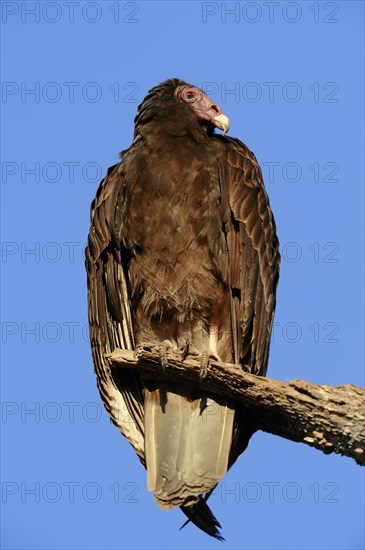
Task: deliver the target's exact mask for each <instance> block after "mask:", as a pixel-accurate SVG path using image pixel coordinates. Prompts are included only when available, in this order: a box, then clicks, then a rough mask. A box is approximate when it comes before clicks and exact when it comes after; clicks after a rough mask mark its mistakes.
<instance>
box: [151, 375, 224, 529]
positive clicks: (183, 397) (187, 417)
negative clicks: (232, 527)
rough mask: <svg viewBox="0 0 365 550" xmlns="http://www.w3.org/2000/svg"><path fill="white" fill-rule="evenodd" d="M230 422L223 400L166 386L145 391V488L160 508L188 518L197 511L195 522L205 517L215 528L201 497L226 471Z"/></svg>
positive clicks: (208, 491)
mask: <svg viewBox="0 0 365 550" xmlns="http://www.w3.org/2000/svg"><path fill="white" fill-rule="evenodd" d="M233 421H234V406H232V404H231V403H229V402H228V400H227V399H225V398H220V397H218V396H214V397H213V396H209V395H208V394H206V395H202V393H201V392H200V393H199V394H198V395H192V393H191V392H190V393H183V391H182V389H181V388H176V387H174V386H173V385H171V384H159V387H158V388H151V387H150V388H148V389H147V388H146V389H145V456H146V466H147V484H148V489H149V490H150V491H153V494H154V497H155V500H156V503H157V504H158V506H159V507H160V508H164V509H170V508H173V507H175V506H182V507H184V508H186V509H187V510H188V511H189V514H190V515H191V516H193V514H194V513H196V512H197V510H198V508H195V507H196V506H199V507H200V506H201V507H202V508H201V509H200V508H199V514H198V520H199V521H200V519H199V518H201V519H202V521H203V523H204V516H205V515H207V517H206V519H207V524H210V523H211V524H212V525H213V524H214V521H216V520H215V518H214V516H213V514H212V513H211V512H210V510H209V508H208V507H207V506H206V504H205V501H204V500H202V498H201V495H203V494H206V493H210V492H211V490H212V489H213V488H214V487H215V485H216V484H217V483H218V481H219V480H220V478H221V477H222V476H223V475H224V474H225V473H226V471H227V468H228V459H229V453H230V448H231V443H232V435H233ZM202 502H203V503H204V505H203V504H201V503H202ZM188 517H189V516H188ZM212 520H214V521H212ZM192 521H193V520H192ZM203 530H204V529H203ZM213 536H214V535H213Z"/></svg>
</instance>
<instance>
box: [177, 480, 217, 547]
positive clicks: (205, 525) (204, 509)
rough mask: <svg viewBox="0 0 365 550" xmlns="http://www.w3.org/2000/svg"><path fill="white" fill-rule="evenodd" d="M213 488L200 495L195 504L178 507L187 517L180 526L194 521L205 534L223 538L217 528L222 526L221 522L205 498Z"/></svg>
mask: <svg viewBox="0 0 365 550" xmlns="http://www.w3.org/2000/svg"><path fill="white" fill-rule="evenodd" d="M213 490H214V489H212V490H211V491H210V492H209V493H207V494H206V495H205V496H204V497H201V498H200V500H199V502H198V503H197V504H194V505H193V506H180V509H181V511H182V512H184V514H185V515H186V516H187V517H188V518H189V519H188V520H187V521H186V522H185V523H184V524H183V525H182V526H181V527H180V531H181V529H183V528H184V527H185V525H187V524H188V523H189V522H190V521H191V522H192V523H194V525H196V526H197V527H199V529H201V530H202V531H204V533H206V534H207V535H210V536H211V537H214V538H215V539H218V540H221V541H223V540H225V539H224V537H223V536H222V535H221V533H220V531H219V529H221V528H222V526H221V524H220V523H219V521H218V520H217V518H216V517H215V516H214V514H213V512H212V511H211V509H210V508H209V506H208V505H207V500H208V498H209V497H210V495H211V494H212V492H213Z"/></svg>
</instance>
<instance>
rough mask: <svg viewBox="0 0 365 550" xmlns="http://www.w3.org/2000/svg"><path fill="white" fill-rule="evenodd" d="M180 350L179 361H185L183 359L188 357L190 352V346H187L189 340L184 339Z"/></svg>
mask: <svg viewBox="0 0 365 550" xmlns="http://www.w3.org/2000/svg"><path fill="white" fill-rule="evenodd" d="M181 349H182V353H181V361H185V359H186V358H187V356H188V355H189V351H190V346H189V340H188V339H186V341H185V345H184V346H183V347H182V348H181Z"/></svg>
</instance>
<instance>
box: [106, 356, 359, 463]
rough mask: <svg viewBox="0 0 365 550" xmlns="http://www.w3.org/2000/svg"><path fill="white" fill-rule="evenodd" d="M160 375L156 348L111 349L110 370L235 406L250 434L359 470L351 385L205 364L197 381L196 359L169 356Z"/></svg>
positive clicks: (356, 414) (355, 404)
mask: <svg viewBox="0 0 365 550" xmlns="http://www.w3.org/2000/svg"><path fill="white" fill-rule="evenodd" d="M167 358H168V365H167V367H166V369H163V368H162V367H161V365H160V362H159V352H158V348H157V347H156V346H144V347H142V348H139V350H138V357H137V358H136V357H135V356H134V354H133V351H130V350H121V349H116V350H114V352H113V353H112V354H110V355H109V356H108V360H109V363H110V365H111V368H112V369H113V368H132V369H138V371H139V372H140V374H141V375H142V376H143V378H145V379H152V380H158V381H170V382H176V383H180V384H183V385H185V386H186V385H190V386H193V387H195V388H197V387H199V388H201V389H203V390H204V391H208V392H211V393H216V394H219V395H223V396H227V397H231V398H232V399H234V400H235V401H240V402H241V403H243V404H244V406H245V408H246V409H247V410H248V413H249V414H250V417H251V418H253V419H254V422H255V424H254V429H255V430H263V431H265V432H269V433H272V434H274V435H279V436H281V437H284V438H286V439H290V440H291V441H298V442H301V443H306V444H307V445H310V446H312V447H315V448H316V449H319V450H320V451H322V452H324V453H326V454H329V453H332V452H334V453H339V454H342V455H345V456H348V457H351V458H353V459H354V460H355V461H356V462H357V463H358V464H361V465H365V390H364V389H363V388H359V387H357V386H353V385H352V384H343V385H341V386H327V385H315V384H310V383H309V382H305V381H304V380H292V381H290V382H280V381H278V380H273V379H270V378H264V377H261V376H255V375H253V374H248V373H246V372H244V370H243V369H242V367H240V366H239V365H232V364H228V363H219V362H217V361H214V360H213V361H210V363H209V367H208V372H207V374H206V376H205V377H204V379H203V380H202V379H201V376H200V373H201V365H200V361H199V359H196V358H194V357H191V356H189V357H188V358H187V359H185V360H184V361H182V359H181V353H180V354H179V353H177V352H176V351H173V350H171V351H170V350H169V351H168V352H167Z"/></svg>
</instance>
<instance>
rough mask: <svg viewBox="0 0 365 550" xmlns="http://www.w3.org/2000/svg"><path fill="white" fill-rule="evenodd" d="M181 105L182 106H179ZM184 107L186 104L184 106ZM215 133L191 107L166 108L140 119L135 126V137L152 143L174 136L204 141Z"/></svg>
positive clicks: (169, 139)
mask: <svg viewBox="0 0 365 550" xmlns="http://www.w3.org/2000/svg"><path fill="white" fill-rule="evenodd" d="M179 107H180V106H179ZM183 107H184V106H183ZM213 133H214V129H213V127H212V128H210V125H209V123H207V122H205V121H202V120H199V119H198V118H197V117H196V115H195V114H194V113H193V112H192V111H191V110H190V109H189V108H176V106H175V108H174V109H173V110H172V109H166V110H164V111H161V112H159V113H158V114H156V115H155V116H153V117H151V119H149V120H146V121H143V120H141V121H139V123H138V124H137V125H136V128H135V138H136V137H138V140H139V139H142V140H143V141H144V142H145V143H146V144H147V145H149V144H150V143H156V140H157V141H158V142H164V141H171V140H172V139H173V138H185V139H186V138H190V139H192V140H194V141H195V142H197V143H203V142H204V141H205V140H206V139H208V138H209V137H210V135H212V134H213Z"/></svg>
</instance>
